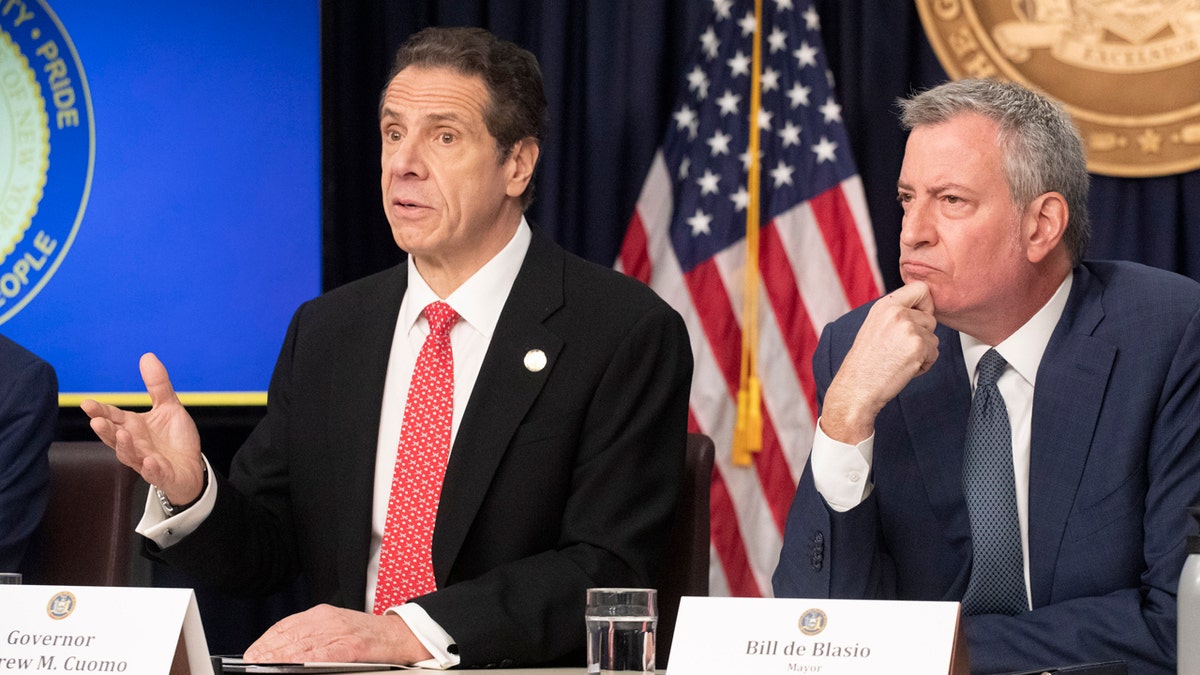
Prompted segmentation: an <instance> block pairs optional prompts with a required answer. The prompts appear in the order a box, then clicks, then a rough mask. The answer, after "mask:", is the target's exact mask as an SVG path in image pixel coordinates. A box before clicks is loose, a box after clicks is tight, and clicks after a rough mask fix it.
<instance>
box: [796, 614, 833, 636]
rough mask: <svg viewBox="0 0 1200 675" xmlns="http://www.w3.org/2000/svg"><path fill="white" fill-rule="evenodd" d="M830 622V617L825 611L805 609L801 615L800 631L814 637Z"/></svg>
mask: <svg viewBox="0 0 1200 675" xmlns="http://www.w3.org/2000/svg"><path fill="white" fill-rule="evenodd" d="M828 623H829V618H828V617H826V616H825V612H823V611H822V610H819V609H809V610H805V612H804V613H803V614H801V615H800V632H801V633H804V634H805V635H807V636H809V637H812V636H814V635H816V634H818V633H820V632H821V631H823V630H825V626H826V624H828Z"/></svg>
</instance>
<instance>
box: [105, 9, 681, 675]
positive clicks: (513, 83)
mask: <svg viewBox="0 0 1200 675" xmlns="http://www.w3.org/2000/svg"><path fill="white" fill-rule="evenodd" d="M545 105H546V104H545V98H544V96H543V94H542V87H541V76H540V73H539V71H538V67H537V63H536V61H535V60H534V58H533V56H532V55H531V54H529V53H528V52H526V51H524V50H522V49H520V48H518V47H516V46H515V45H512V44H511V43H506V42H502V41H498V40H496V39H495V38H494V37H493V36H491V35H490V34H488V33H487V32H486V31H482V30H478V29H428V30H425V31H422V32H420V33H418V34H416V35H414V36H413V37H411V38H410V39H409V41H408V42H407V43H406V44H405V46H403V47H402V48H401V50H400V51H399V53H398V54H397V60H396V65H395V66H394V68H393V71H392V77H391V78H390V80H389V83H388V85H387V88H386V90H385V91H384V93H383V97H382V100H381V103H380V133H381V139H382V170H383V171H382V188H383V201H384V208H385V210H386V211H387V216H388V220H389V223H390V224H391V228H392V233H393V236H394V238H395V240H396V243H397V244H398V245H399V247H400V248H401V249H403V250H404V251H406V252H407V253H408V254H409V257H408V260H407V261H406V262H405V263H403V264H401V265H399V266H397V267H395V268H393V269H390V270H387V271H384V272H382V273H379V274H376V275H374V276H371V277H368V278H366V279H363V280H360V281H357V282H354V283H351V284H348V285H346V286H344V287H342V288H339V289H336V290H334V291H332V292H330V293H327V294H325V295H324V296H322V297H319V298H317V299H315V300H312V301H310V302H308V303H305V304H304V305H303V306H301V307H300V309H299V310H297V312H296V314H295V316H294V318H293V320H292V323H291V326H290V327H289V329H288V333H287V337H286V339H285V341H284V345H283V348H282V350H281V352H280V356H279V360H278V363H277V364H276V368H275V372H274V375H273V376H272V380H271V386H270V390H269V395H268V406H267V415H266V417H265V419H264V420H263V422H262V423H261V424H260V425H259V426H258V427H257V428H256V430H255V431H254V433H253V434H252V436H251V437H250V438H249V439H248V440H247V442H246V444H245V445H244V446H243V447H242V448H241V450H239V452H238V454H237V456H236V457H235V458H234V460H233V464H232V468H231V470H230V475H229V477H228V478H225V477H223V476H219V475H215V474H214V473H213V472H212V471H211V470H206V462H205V461H204V460H203V456H202V454H201V452H200V442H199V438H198V434H197V432H196V428H195V425H194V423H193V422H192V421H191V419H190V418H189V417H188V415H187V414H186V412H185V411H184V410H183V408H182V406H181V405H180V404H179V401H178V399H177V398H176V397H175V395H174V392H173V390H172V388H171V384H170V381H169V379H168V377H167V373H166V370H165V368H164V367H163V366H162V364H161V363H160V362H159V361H158V360H157V359H156V358H155V357H154V356H153V355H150V354H148V355H146V356H144V357H143V358H142V362H141V369H142V376H143V379H144V380H145V382H146V387H147V390H148V391H149V392H150V395H151V399H152V401H153V403H154V406H153V409H152V410H151V411H149V412H148V413H144V414H133V413H129V412H125V411H121V410H119V409H116V408H112V407H111V406H105V405H101V404H99V403H96V402H92V401H88V402H84V404H83V407H84V409H85V411H86V412H87V413H88V415H89V416H91V417H92V428H93V429H94V430H95V431H96V433H97V434H98V435H99V436H100V438H101V439H103V440H104V441H105V442H106V443H108V444H109V445H110V446H112V447H113V448H114V449H115V450H116V452H117V455H118V456H119V457H120V458H121V459H122V461H123V462H125V463H126V464H128V465H130V466H131V467H133V468H135V469H137V470H138V471H139V472H140V473H141V474H142V476H143V477H144V478H145V479H146V480H147V481H149V482H150V483H152V484H153V485H154V486H156V489H157V490H158V491H161V493H162V495H161V502H162V504H161V505H160V504H159V503H158V501H159V500H157V499H152V500H151V502H150V503H148V505H147V514H146V518H145V519H143V521H142V523H141V524H140V525H139V531H140V532H142V533H143V534H144V535H146V536H147V537H148V539H150V543H149V544H148V545H147V546H148V549H149V550H150V551H151V552H152V554H154V555H156V556H158V557H160V558H161V559H163V560H166V561H168V562H170V563H172V564H174V565H176V566H179V567H181V568H184V569H187V570H190V571H191V572H193V573H195V574H197V575H199V576H200V577H202V578H205V579H208V580H211V581H213V582H215V583H217V584H218V585H220V586H221V587H224V588H226V589H228V590H231V591H236V592H242V593H269V592H272V591H274V590H277V589H279V588H282V587H283V586H284V585H285V584H287V583H288V582H289V581H290V580H291V579H292V578H293V577H295V576H296V575H297V574H299V575H302V576H303V577H304V579H305V582H306V586H307V588H308V589H309V590H310V591H311V593H312V595H313V600H314V601H316V602H320V603H326V604H322V605H319V606H317V607H315V608H313V609H310V610H308V611H305V612H302V613H300V614H297V615H294V616H291V617H288V618H285V619H284V620H283V621H281V622H279V623H278V624H277V625H276V626H274V627H273V628H272V629H270V630H269V631H268V632H267V633H266V634H264V635H263V636H262V637H261V638H259V639H258V640H257V641H256V642H255V643H254V644H253V645H251V647H250V648H249V649H248V650H247V652H246V658H247V659H248V660H255V661H279V660H288V661H372V662H388V663H405V664H408V663H420V664H422V665H432V666H436V667H450V666H455V665H460V666H476V665H501V666H505V665H515V664H536V663H548V662H564V660H565V662H570V660H572V659H573V660H574V662H575V663H579V662H580V661H581V659H582V656H581V655H580V654H581V650H582V646H583V643H584V626H583V620H582V616H583V606H584V595H585V593H584V591H585V589H586V588H588V587H592V586H648V585H651V584H653V583H654V582H655V577H656V572H657V569H656V561H657V560H658V559H659V558H660V553H661V552H662V550H663V544H664V542H665V539H666V535H667V528H668V523H669V521H670V516H671V512H672V510H673V508H674V505H675V501H676V497H677V494H678V485H679V482H680V478H681V475H682V467H683V453H684V444H685V440H686V417H687V397H688V388H689V383H690V378H691V369H692V359H691V351H690V347H689V343H688V337H687V333H686V329H685V328H684V325H683V322H682V320H681V319H680V317H679V316H678V315H677V314H676V313H675V312H674V311H673V310H671V309H670V308H669V307H668V306H667V305H666V304H665V303H664V302H663V301H662V300H660V299H659V298H658V297H657V296H655V295H654V294H653V293H652V292H651V291H650V290H649V289H647V288H646V287H644V286H642V285H641V284H639V283H637V282H634V281H632V280H630V279H627V278H625V277H623V276H621V275H619V274H617V273H615V272H613V271H611V270H608V269H605V268H602V267H599V266H597V265H593V264H590V263H587V262H585V261H583V260H581V259H579V258H576V257H574V256H572V255H570V254H568V253H566V252H565V251H563V250H562V249H561V248H559V247H558V246H557V245H555V244H554V243H552V242H551V241H549V240H548V239H546V238H545V237H543V236H542V235H539V234H537V233H535V232H533V231H532V230H531V229H530V227H529V225H528V223H527V222H526V221H525V219H524V217H523V212H524V209H525V207H526V206H527V205H528V203H529V199H530V196H531V192H530V190H531V182H530V181H531V177H532V174H533V171H534V166H535V164H536V162H537V159H538V153H539V149H540V142H541V139H542V137H543V135H544V129H545ZM438 300H441V301H444V302H445V303H447V304H449V305H450V306H451V307H452V308H453V309H454V310H455V311H456V312H457V313H458V315H459V317H460V318H459V320H458V322H457V323H456V324H454V326H453V328H452V329H451V331H450V341H451V343H452V347H453V358H454V367H453V369H454V414H453V433H452V445H451V450H450V455H449V460H448V462H447V463H446V465H445V467H446V468H445V479H444V482H443V486H442V490H441V497H440V504H439V506H438V508H437V513H436V526H435V527H434V530H433V540H432V546H431V556H432V566H433V572H434V576H435V577H436V590H434V591H432V592H429V593H427V594H424V595H420V596H418V597H415V598H413V599H412V600H411V601H410V602H407V603H404V604H400V605H398V606H395V607H388V608H386V611H385V612H384V613H383V614H382V615H376V614H371V613H367V612H369V611H370V608H371V607H372V606H373V604H374V598H375V595H376V593H375V591H376V585H377V574H378V568H379V566H380V562H379V561H380V548H381V541H382V539H383V535H384V529H385V520H386V515H387V508H388V499H389V491H390V486H391V482H392V471H393V465H394V462H395V458H396V455H397V439H398V438H399V437H400V435H401V424H402V422H401V420H402V419H403V411H404V406H405V400H406V398H407V394H406V391H407V389H408V385H409V379H410V376H411V375H412V372H413V369H414V363H415V361H416V359H417V355H418V352H419V351H420V349H421V345H422V343H423V341H424V338H425V333H426V332H427V331H428V328H427V326H428V322H427V320H426V318H425V317H424V316H423V315H422V310H423V308H425V307H426V306H427V305H428V304H429V303H432V302H435V301H438ZM151 493H152V495H153V494H154V493H155V490H152V491H151ZM177 505H182V507H181V506H177ZM164 510H168V511H171V512H173V515H170V516H169V517H168V515H167V514H165V513H163V511H164ZM180 511H182V512H181V513H180ZM364 609H366V610H367V612H364V611H363V610H364Z"/></svg>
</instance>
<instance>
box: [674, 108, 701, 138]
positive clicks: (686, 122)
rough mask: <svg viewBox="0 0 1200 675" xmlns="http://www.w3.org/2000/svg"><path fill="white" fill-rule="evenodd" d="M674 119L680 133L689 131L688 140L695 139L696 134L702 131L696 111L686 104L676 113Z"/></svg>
mask: <svg viewBox="0 0 1200 675" xmlns="http://www.w3.org/2000/svg"><path fill="white" fill-rule="evenodd" d="M674 117H675V128H676V129H679V130H680V131H682V130H684V129H687V131H688V138H691V139H695V138H696V134H697V133H699V131H700V118H699V117H698V116H697V115H696V111H695V110H692V108H691V107H690V106H688V105H686V104H685V105H684V106H683V108H681V109H680V110H679V111H678V112H676V113H675V115H674Z"/></svg>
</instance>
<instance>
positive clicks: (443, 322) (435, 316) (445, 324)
mask: <svg viewBox="0 0 1200 675" xmlns="http://www.w3.org/2000/svg"><path fill="white" fill-rule="evenodd" d="M425 319H426V320H427V321H429V334H430V335H448V334H449V333H450V329H451V328H453V327H454V324H455V323H457V322H458V312H456V311H454V308H453V307H451V306H450V305H447V304H446V303H444V302H442V301H440V300H439V301H437V302H431V303H429V304H428V305H426V306H425Z"/></svg>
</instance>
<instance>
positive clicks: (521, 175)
mask: <svg viewBox="0 0 1200 675" xmlns="http://www.w3.org/2000/svg"><path fill="white" fill-rule="evenodd" d="M540 153H541V148H540V147H539V146H538V143H537V141H535V140H534V139H532V138H525V139H522V140H519V141H517V142H516V143H513V146H512V150H511V151H510V152H509V153H508V159H506V160H505V161H504V165H505V167H506V168H507V170H508V190H507V191H506V193H507V194H508V196H509V197H520V196H521V193H523V192H525V187H526V186H527V185H529V181H530V180H532V179H533V168H534V167H535V166H537V161H538V155H539V154H540Z"/></svg>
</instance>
